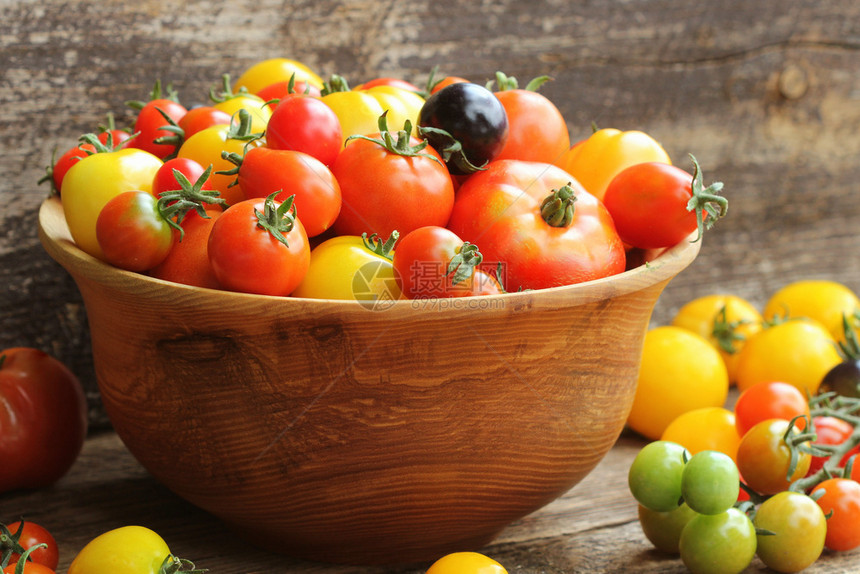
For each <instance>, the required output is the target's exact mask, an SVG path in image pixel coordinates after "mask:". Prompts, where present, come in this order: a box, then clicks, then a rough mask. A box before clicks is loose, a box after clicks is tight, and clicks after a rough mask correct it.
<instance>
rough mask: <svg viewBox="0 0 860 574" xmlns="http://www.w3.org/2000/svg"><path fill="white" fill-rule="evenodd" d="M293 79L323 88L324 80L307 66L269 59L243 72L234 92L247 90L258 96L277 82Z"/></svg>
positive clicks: (281, 59)
mask: <svg viewBox="0 0 860 574" xmlns="http://www.w3.org/2000/svg"><path fill="white" fill-rule="evenodd" d="M291 79H293V80H294V81H295V82H307V83H308V84H310V85H312V86H315V87H316V88H322V87H323V81H322V78H320V77H319V76H318V75H317V74H316V72H314V71H313V70H312V69H311V68H310V67H309V66H308V65H307V64H304V63H302V62H299V61H298V60H293V59H290V58H268V59H265V60H261V61H259V62H255V63H254V64H252V65H251V66H250V67H248V68H247V69H246V70H245V71H244V72H242V74H241V75H240V76H239V77H238V78H237V79H236V82H235V83H234V84H233V91H235V92H238V91H240V90H241V89H242V88H245V89H246V90H247V91H248V92H250V93H252V94H256V93H257V92H259V91H260V90H262V89H263V88H265V87H266V86H270V85H272V84H274V83H275V82H288V81H290V80H291Z"/></svg>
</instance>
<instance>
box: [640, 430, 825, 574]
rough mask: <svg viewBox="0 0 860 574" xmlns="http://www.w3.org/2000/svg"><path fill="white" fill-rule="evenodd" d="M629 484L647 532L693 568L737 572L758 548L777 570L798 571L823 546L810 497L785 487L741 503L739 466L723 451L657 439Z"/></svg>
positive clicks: (699, 572)
mask: <svg viewBox="0 0 860 574" xmlns="http://www.w3.org/2000/svg"><path fill="white" fill-rule="evenodd" d="M628 483H629V486H630V491H631V493H632V494H633V497H634V498H635V499H636V501H637V502H638V503H639V520H640V523H641V525H642V530H643V532H644V533H645V536H646V538H648V540H649V541H650V542H651V543H652V544H654V546H655V547H656V548H657V549H658V550H661V551H664V552H668V553H676V554H680V556H681V560H682V561H683V562H684V565H685V566H686V567H687V568H688V569H689V570H690V572H693V573H694V574H711V573H714V574H716V573H720V574H732V573H739V572H742V571H743V570H744V569H746V568H747V566H749V564H750V563H751V562H752V560H753V558H754V557H755V556H756V555H758V557H759V558H760V559H761V561H762V562H763V563H764V564H765V565H766V566H768V567H769V568H771V569H773V570H775V571H777V572H799V571H800V570H803V569H804V568H806V567H808V566H810V565H811V564H812V563H814V562H815V561H816V560H817V559H818V557H819V556H820V555H821V552H822V551H823V549H824V544H825V534H826V530H827V520H826V518H825V515H824V512H823V511H822V509H821V507H820V506H819V505H818V504H817V503H816V502H815V501H814V500H813V499H812V498H810V497H809V496H807V495H805V494H803V493H800V492H794V491H787V490H786V491H784V492H780V493H778V494H776V495H774V496H772V497H770V498H768V499H767V500H765V501H764V502H763V503H762V504H761V505H760V506H759V507H758V508H757V509H756V508H755V507H754V506H753V505H752V504H751V503H750V502H746V503H744V502H741V503H739V502H738V500H739V498H740V499H743V498H744V497H743V496H741V494H742V493H741V490H740V476H739V472H738V468H737V465H736V464H735V462H734V461H733V460H732V458H731V457H729V456H728V455H726V454H724V453H721V452H718V451H712V450H704V451H700V452H698V453H696V454H695V455H690V452H689V451H688V450H687V449H685V448H684V447H683V446H681V445H679V444H677V443H673V442H670V441H663V440H660V441H655V442H652V443H649V444H648V445H646V446H645V447H644V448H643V449H642V450H641V451H640V452H639V454H638V455H637V456H636V458H635V459H634V461H633V464H632V465H631V467H630V471H629V474H628ZM751 515H752V518H751ZM788 516H793V517H796V518H797V519H796V520H787V519H786V518H787V517H788Z"/></svg>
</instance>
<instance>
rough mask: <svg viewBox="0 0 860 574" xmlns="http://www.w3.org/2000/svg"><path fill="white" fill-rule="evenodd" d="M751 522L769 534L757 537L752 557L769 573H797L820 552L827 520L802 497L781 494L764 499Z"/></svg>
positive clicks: (800, 494)
mask: <svg viewBox="0 0 860 574" xmlns="http://www.w3.org/2000/svg"><path fill="white" fill-rule="evenodd" d="M754 522H755V526H756V528H757V529H760V530H764V531H766V532H769V533H770V534H759V535H758V547H757V549H756V553H757V554H758V557H759V558H761V561H762V562H764V563H765V565H766V566H767V567H768V568H771V569H772V570H776V571H777V572H800V571H801V570H804V569H805V568H807V567H809V566H811V565H812V564H813V563H815V561H816V560H818V557H819V556H821V552H822V550H824V537H825V534H826V532H827V519H826V518H825V516H824V513H823V512H822V511H821V508H820V507H819V506H818V505H817V504H816V503H815V501H814V500H812V499H811V498H810V497H808V496H806V495H805V494H803V493H800V492H792V491H785V492H780V493H778V494H775V495H774V496H772V497H770V498H768V499H767V500H765V501H764V502H763V503H762V504H761V505H760V506H759V507H758V509H757V510H756V513H755V519H754Z"/></svg>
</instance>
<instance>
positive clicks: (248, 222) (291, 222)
mask: <svg viewBox="0 0 860 574" xmlns="http://www.w3.org/2000/svg"><path fill="white" fill-rule="evenodd" d="M274 195H275V194H272V195H270V196H269V197H267V198H265V199H247V200H245V201H241V202H239V203H237V204H236V205H233V206H231V207H230V208H229V209H228V210H227V211H225V212H224V213H223V214H222V215H221V216H219V217H218V219H217V220H215V223H214V224H213V226H212V231H211V232H210V234H209V244H208V253H209V262H210V263H211V264H212V270H213V271H214V272H215V277H216V278H217V279H218V283H220V285H221V286H222V287H223V288H224V289H230V290H232V291H241V292H245V293H258V294H261V295H281V296H286V295H289V294H290V293H292V292H293V290H294V289H295V288H296V287H298V285H299V283H301V282H302V279H304V276H305V274H306V273H307V271H308V267H309V265H310V247H309V246H308V237H307V234H306V233H305V229H304V227H303V226H302V223H301V221H300V220H299V219H297V218H295V217H294V215H293V213H292V211H291V209H292V201H289V200H288V201H285V202H283V203H279V202H276V201H275V198H274Z"/></svg>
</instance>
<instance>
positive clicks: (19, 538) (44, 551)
mask: <svg viewBox="0 0 860 574" xmlns="http://www.w3.org/2000/svg"><path fill="white" fill-rule="evenodd" d="M0 535H2V536H3V537H5V538H0V556H2V557H6V556H7V555H8V556H9V564H10V565H12V564H15V563H16V562H18V561H19V559H20V557H21V554H22V553H23V551H25V550H28V549H30V548H33V550H32V551H31V552H30V554H29V559H30V560H32V561H33V562H35V563H37V564H41V565H43V566H45V567H46V568H48V569H50V570H56V569H57V564H59V562H60V550H59V548H58V547H57V541H56V540H55V539H54V536H53V535H52V534H51V533H50V532H49V531H48V530H47V529H46V528H45V527H43V526H40V525H38V524H36V523H35V522H30V521H18V522H12V523H10V524H7V525H5V526H4V525H2V524H0ZM37 546H38V548H35V547H37Z"/></svg>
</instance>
